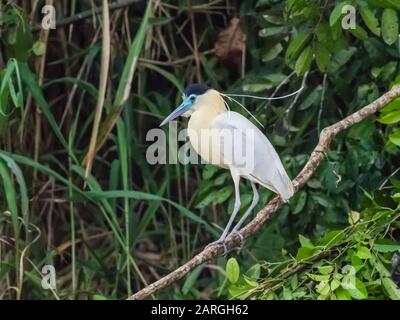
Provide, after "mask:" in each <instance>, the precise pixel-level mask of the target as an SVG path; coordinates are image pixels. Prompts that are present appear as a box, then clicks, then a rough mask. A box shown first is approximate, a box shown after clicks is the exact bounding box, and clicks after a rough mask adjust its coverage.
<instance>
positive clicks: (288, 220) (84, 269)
mask: <svg viewBox="0 0 400 320" xmlns="http://www.w3.org/2000/svg"><path fill="white" fill-rule="evenodd" d="M346 4H347V5H351V6H352V7H353V8H354V9H355V19H356V20H355V21H356V29H349V30H345V29H343V28H342V19H343V18H346V17H345V15H346V14H342V9H343V7H344V5H346ZM43 5H44V3H43V1H5V0H2V1H0V38H1V40H0V298H6V299H16V298H23V299H56V298H60V299H121V298H126V297H127V296H128V295H130V294H131V293H133V292H135V291H137V290H138V289H140V288H142V287H144V286H146V284H149V283H151V282H153V281H155V280H157V279H158V278H159V277H161V276H163V275H165V274H166V273H168V272H169V271H171V270H173V269H175V268H177V267H178V266H180V265H181V264H182V263H183V262H185V261H186V260H188V259H189V258H190V257H191V256H193V255H194V254H195V253H196V252H198V251H199V250H201V249H202V248H203V247H204V246H205V245H206V244H207V243H209V242H211V241H213V240H215V239H216V238H217V236H218V234H219V233H220V232H221V226H224V225H225V223H226V221H227V219H228V215H229V212H231V210H232V207H233V195H232V193H233V185H232V181H231V179H230V177H229V173H228V172H226V171H224V170H222V169H218V168H216V167H213V166H209V165H193V166H189V165H180V164H169V165H150V164H149V163H148V162H147V161H146V150H147V148H148V146H149V145H150V144H151V143H152V142H149V141H146V133H147V132H148V130H150V129H152V128H156V127H158V125H159V123H160V122H161V121H162V119H163V118H164V117H165V116H166V115H167V114H168V113H169V112H170V111H171V109H172V108H173V107H174V106H176V105H177V103H179V100H180V98H181V93H180V91H181V90H182V88H183V87H184V86H185V85H186V84H187V83H189V82H192V81H205V82H207V83H208V84H209V85H210V86H212V87H214V88H216V89H218V90H222V91H224V92H230V93H246V94H253V95H262V96H271V95H284V94H287V93H290V92H293V91H295V90H297V89H298V88H299V87H300V86H301V85H302V83H303V84H305V85H306V88H305V90H304V91H302V92H301V94H299V95H298V96H296V97H292V98H290V99H285V100H276V101H271V102H260V101H259V100H254V99H245V100H243V101H244V102H245V104H246V106H247V107H248V109H249V110H251V112H252V113H253V114H254V115H255V116H256V117H257V118H258V119H259V120H260V121H261V123H263V125H264V126H265V133H266V135H267V137H268V138H269V139H270V140H271V142H272V144H273V145H274V146H275V147H276V149H277V151H278V153H279V154H280V156H281V158H282V160H283V162H284V165H285V167H286V169H287V171H288V173H289V175H290V176H291V177H294V176H295V175H296V174H297V173H298V172H299V171H300V170H301V168H302V166H303V165H304V164H305V162H306V161H307V159H308V157H309V154H310V151H311V150H312V149H313V147H314V146H315V145H316V143H317V141H318V134H319V132H320V131H321V129H322V128H324V127H325V126H328V125H329V124H332V123H335V122H337V121H338V120H340V119H342V118H343V117H344V116H346V115H348V114H349V113H351V112H354V111H356V110H357V109H359V108H361V107H363V106H364V105H366V104H368V103H369V102H371V101H373V100H374V99H376V98H377V97H379V96H380V95H381V94H383V93H384V92H385V91H387V90H388V89H389V88H390V87H391V86H392V85H393V84H394V83H400V76H399V75H400V68H399V57H400V42H399V11H400V4H399V2H398V1H397V0H379V1H378V0H347V1H328V0H315V1H310V0H288V1H281V0H245V1H229V0H226V1H210V2H208V1H195V0H193V1H130V4H129V5H126V6H123V7H121V8H119V9H115V8H111V11H110V16H111V28H110V29H111V57H110V73H109V76H108V79H107V94H106V100H105V107H104V112H103V116H102V121H101V122H100V134H103V136H104V137H105V140H104V141H105V143H104V144H103V145H102V146H101V148H100V149H99V150H98V151H97V153H96V155H95V157H94V161H93V167H92V170H91V175H90V176H89V177H88V178H87V179H85V166H84V165H83V161H84V158H85V156H86V154H87V152H88V146H89V142H90V138H91V135H92V126H93V120H94V118H95V115H96V102H97V97H98V94H99V84H98V83H99V77H100V73H101V71H100V61H101V46H102V42H101V41H102V36H103V34H104V33H103V32H104V30H103V29H102V25H103V21H102V15H101V10H100V11H98V14H97V15H94V16H93V15H92V14H90V15H89V18H87V19H84V20H79V19H76V15H77V14H78V13H79V12H83V11H86V10H89V12H94V11H95V9H96V8H95V7H93V6H94V5H96V6H97V7H98V8H100V7H101V1H76V0H72V1H55V7H56V14H57V19H58V20H59V22H63V21H64V20H63V19H65V18H67V17H74V18H73V19H72V23H71V24H67V25H59V26H57V28H56V29H55V30H51V32H50V34H49V38H48V40H47V39H46V37H45V33H44V32H43V31H40V28H38V27H37V25H38V24H39V23H40V21H41V19H42V18H43V14H42V13H41V10H40V8H41V7H42V6H43ZM110 6H112V2H111V1H110ZM345 9H346V8H345ZM349 12H351V11H349ZM235 17H237V18H239V19H240V26H239V27H238V25H237V24H235V23H236V22H237V20H236V21H235V19H233V18H235ZM235 26H236V27H235ZM238 28H239V29H238ZM240 28H241V29H240ZM241 30H242V31H243V34H244V35H245V42H243V41H242V40H243V39H244V38H243V34H241V33H240V32H241ZM221 32H223V33H222V34H221ZM218 35H219V36H218ZM226 39H228V40H226ZM229 39H235V41H236V42H233V41H232V40H229ZM243 48H245V50H243ZM44 54H45V55H44ZM132 65H133V66H134V68H133V69H132ZM130 69H132V70H133V71H134V76H133V82H132V88H131V89H130V91H129V97H128V99H127V100H126V101H124V99H123V93H124V89H125V88H126V86H127V79H128V77H127V73H128V71H129V70H130ZM232 108H233V109H235V110H236V111H239V112H242V110H240V108H238V107H237V106H232ZM110 120H111V122H110ZM113 120H115V121H116V125H115V126H113V125H110V123H111V124H113ZM399 122H400V99H397V100H395V101H394V102H392V103H390V105H388V106H387V107H386V108H385V109H384V110H383V111H382V113H381V114H380V115H377V117H374V118H370V119H367V120H365V121H363V122H362V123H360V124H358V125H356V126H354V127H352V128H351V129H350V130H348V131H347V132H345V133H343V134H341V135H340V136H338V137H337V139H335V141H334V142H333V144H332V148H331V150H330V151H329V152H328V153H327V155H326V159H325V160H324V161H323V163H322V165H321V166H320V168H319V169H318V170H317V172H316V174H315V175H314V177H313V178H312V179H311V180H310V181H309V182H308V183H307V185H306V186H305V187H304V188H303V189H302V190H301V191H300V192H298V193H297V194H296V195H295V196H294V198H293V199H292V200H291V201H290V203H289V204H288V205H285V206H284V207H283V208H282V209H281V210H280V211H279V212H278V213H277V214H276V215H275V216H274V217H273V219H271V220H270V221H269V222H268V223H267V225H266V226H265V227H264V228H263V229H262V231H261V232H259V233H257V234H256V235H255V236H254V237H253V238H251V239H249V240H247V241H246V243H245V244H244V246H243V248H242V249H241V251H240V252H238V253H236V252H232V253H229V254H228V256H226V257H221V258H219V259H218V260H217V261H213V262H211V263H210V264H207V265H204V266H200V267H198V268H197V269H195V270H194V271H193V272H191V273H190V275H189V276H188V277H187V278H185V279H184V280H182V281H179V282H178V283H176V284H174V285H172V286H170V287H169V288H166V289H163V290H161V291H160V292H158V293H156V294H155V296H154V298H169V299H207V298H214V299H216V298H249V297H251V298H255V299H317V298H318V299H400V291H399V289H398V287H397V286H398V284H399V281H400V270H399V265H400V255H399V254H398V253H399V249H400V245H399V239H400V224H399V219H398V217H399V213H400V212H399V203H400V191H399V190H400V180H399V173H398V171H399V170H398V168H399V165H400V158H399V154H400V152H399V146H400V128H399V126H398V123H399ZM182 123H183V126H184V121H182ZM165 130H167V129H165ZM166 132H167V131H166ZM260 194H261V201H260V204H259V206H258V208H261V207H262V206H263V205H264V204H265V203H266V202H267V201H268V200H269V199H271V197H272V196H273V194H272V193H271V192H269V191H267V190H265V189H262V190H260ZM241 195H242V204H243V209H244V208H245V207H246V205H248V204H249V202H250V200H251V189H250V186H249V185H246V184H245V183H243V184H242V186H241ZM228 259H229V260H228ZM44 265H54V266H55V269H56V271H57V281H56V285H57V287H56V290H43V288H42V285H41V280H42V278H41V269H42V267H43V266H44Z"/></svg>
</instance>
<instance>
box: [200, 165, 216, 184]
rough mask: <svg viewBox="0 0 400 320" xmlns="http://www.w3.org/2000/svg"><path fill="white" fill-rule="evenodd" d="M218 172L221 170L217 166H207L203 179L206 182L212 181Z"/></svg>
mask: <svg viewBox="0 0 400 320" xmlns="http://www.w3.org/2000/svg"><path fill="white" fill-rule="evenodd" d="M218 170H219V168H218V167H217V166H213V165H211V164H207V165H205V166H204V169H203V179H204V180H208V179H210V178H211V177H212V176H213V175H214V173H216V172H217V171H218Z"/></svg>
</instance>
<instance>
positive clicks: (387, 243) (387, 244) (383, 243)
mask: <svg viewBox="0 0 400 320" xmlns="http://www.w3.org/2000/svg"><path fill="white" fill-rule="evenodd" d="M373 249H374V250H375V251H377V252H382V253H386V252H396V251H398V250H400V244H398V243H396V242H394V241H392V240H389V239H382V240H376V241H375V242H374V245H373Z"/></svg>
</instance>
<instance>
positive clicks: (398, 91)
mask: <svg viewBox="0 0 400 320" xmlns="http://www.w3.org/2000/svg"><path fill="white" fill-rule="evenodd" d="M398 96H400V85H397V86H394V87H393V88H392V89H391V90H390V91H388V92H386V93H385V94H383V95H382V96H381V97H380V98H378V99H377V100H375V101H374V102H372V103H370V104H369V105H367V106H365V107H364V108H362V109H360V110H359V111H357V112H355V113H353V114H351V115H349V116H348V117H346V118H344V119H343V120H341V121H339V122H337V123H335V124H333V125H331V126H329V127H326V128H325V129H323V130H322V131H321V134H320V137H319V142H318V145H317V146H316V147H315V149H314V150H313V152H312V153H311V156H310V159H309V160H308V162H307V163H306V165H305V166H304V168H303V169H302V170H301V172H300V173H299V174H298V175H297V177H296V178H295V179H294V180H293V186H294V189H295V191H296V192H297V191H298V190H299V189H300V187H301V186H303V185H304V184H305V183H306V182H307V181H308V180H309V179H310V177H311V176H312V175H313V174H314V172H315V171H316V169H317V167H318V166H319V164H320V163H321V161H322V160H323V159H324V155H325V153H326V151H327V150H328V147H329V145H330V143H331V141H332V139H333V138H334V137H335V136H336V135H337V134H338V133H339V132H342V131H344V130H346V129H348V128H349V127H351V126H353V125H354V124H356V123H358V122H360V121H362V120H364V119H365V118H367V117H369V116H370V115H373V114H374V113H376V112H377V111H378V110H379V109H381V108H382V107H384V106H385V105H386V104H388V103H389V102H390V101H392V100H393V99H395V98H396V97H398ZM282 205H283V201H282V199H281V198H280V197H279V196H276V197H274V198H273V199H272V200H271V201H270V202H269V203H268V204H267V205H266V206H265V207H264V208H263V209H261V210H260V211H259V212H258V213H257V215H256V217H255V218H254V219H253V220H252V221H251V222H250V223H249V224H247V225H246V226H245V227H243V228H242V229H241V230H240V231H239V232H240V234H241V235H242V236H243V238H244V239H246V238H249V237H250V236H252V235H254V234H255V233H256V232H257V231H258V230H260V229H261V227H262V226H263V225H264V224H265V222H266V221H268V220H269V219H270V218H271V216H272V214H273V213H275V212H276V211H277V210H278V209H279V208H280V207H281V206H282ZM240 242H241V239H240V237H239V236H238V235H237V234H233V235H231V236H229V237H228V238H227V239H226V242H225V245H226V248H227V249H228V250H231V249H233V248H235V247H237V246H238V245H239V244H240ZM223 253H224V247H223V245H222V244H215V245H212V246H210V247H208V248H206V249H204V250H203V251H201V252H200V253H199V254H197V255H196V256H194V257H193V258H192V259H191V260H189V261H188V262H186V263H185V264H183V265H182V266H180V267H179V268H178V269H176V270H174V271H172V272H171V273H169V274H168V275H166V276H164V277H163V278H161V279H159V280H157V281H155V282H154V283H152V284H150V285H149V286H147V287H145V288H143V289H142V290H140V291H138V292H136V293H135V294H134V295H132V296H130V297H129V298H128V299H129V300H142V299H144V298H146V297H147V296H149V295H151V294H153V293H155V292H156V291H158V290H160V289H162V288H165V287H167V286H169V285H171V284H173V283H175V282H176V281H178V280H179V279H181V278H183V277H184V276H185V275H187V274H188V273H189V272H190V271H191V270H193V269H194V268H196V267H197V266H199V265H201V264H203V263H204V262H207V261H209V260H211V259H215V258H217V257H219V256H221V255H222V254H223Z"/></svg>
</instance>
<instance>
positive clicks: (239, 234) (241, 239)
mask: <svg viewBox="0 0 400 320" xmlns="http://www.w3.org/2000/svg"><path fill="white" fill-rule="evenodd" d="M231 234H237V235H238V236H239V238H240V244H239V246H237V248H236V249H237V250H238V251H240V249H242V246H243V241H244V237H243V236H242V234H241V233H240V232H239V231H237V230H234V231H232V232H231Z"/></svg>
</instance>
